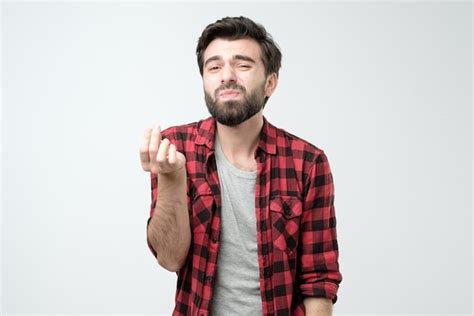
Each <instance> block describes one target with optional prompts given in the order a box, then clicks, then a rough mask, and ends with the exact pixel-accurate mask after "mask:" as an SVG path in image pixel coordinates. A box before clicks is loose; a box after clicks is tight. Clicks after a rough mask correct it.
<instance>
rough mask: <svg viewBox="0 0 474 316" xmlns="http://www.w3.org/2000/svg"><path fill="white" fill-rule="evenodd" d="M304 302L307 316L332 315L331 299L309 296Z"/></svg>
mask: <svg viewBox="0 0 474 316" xmlns="http://www.w3.org/2000/svg"><path fill="white" fill-rule="evenodd" d="M303 303H304V307H305V315H306V316H332V301H331V300H330V299H327V298H319V297H307V298H305V299H304V300H303Z"/></svg>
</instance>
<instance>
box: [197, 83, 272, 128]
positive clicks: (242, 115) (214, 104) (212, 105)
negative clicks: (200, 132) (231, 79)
mask: <svg viewBox="0 0 474 316" xmlns="http://www.w3.org/2000/svg"><path fill="white" fill-rule="evenodd" d="M225 89H233V90H238V91H240V92H241V94H242V95H243V100H241V101H237V100H229V101H223V102H220V101H218V100H217V99H218V95H219V92H220V91H222V90H225ZM204 98H205V100H206V105H207V109H208V110H209V113H210V114H211V115H212V117H213V118H214V119H215V120H216V121H218V122H219V123H221V124H223V125H227V126H236V125H239V124H240V123H242V122H245V121H246V120H248V119H249V118H251V117H252V116H254V115H255V114H257V113H258V112H259V111H260V110H261V109H263V107H264V105H265V82H263V84H262V85H261V86H259V87H257V88H256V89H255V90H253V91H251V93H246V90H245V88H244V87H242V86H240V85H238V84H236V83H228V84H223V85H222V86H220V87H219V88H218V89H216V91H215V92H214V98H212V96H211V95H210V94H209V93H207V91H205V90H204Z"/></svg>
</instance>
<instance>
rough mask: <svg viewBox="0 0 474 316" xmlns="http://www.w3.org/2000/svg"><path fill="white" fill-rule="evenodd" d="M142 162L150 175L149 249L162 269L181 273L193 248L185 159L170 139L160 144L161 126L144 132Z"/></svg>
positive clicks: (141, 151)
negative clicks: (191, 246) (190, 249)
mask: <svg viewBox="0 0 474 316" xmlns="http://www.w3.org/2000/svg"><path fill="white" fill-rule="evenodd" d="M140 159H141V163H142V168H143V169H144V170H145V171H150V174H151V188H152V207H151V210H150V219H149V220H148V225H147V242H148V246H149V247H150V250H151V251H152V252H153V254H154V255H155V256H156V258H157V260H158V263H159V264H160V265H161V266H162V267H164V268H165V269H167V270H169V271H178V270H179V269H181V267H182V266H183V264H184V262H185V260H186V257H187V255H188V251H189V247H190V244H191V229H190V225H189V215H188V209H187V194H186V168H185V163H186V159H185V157H184V155H183V154H182V153H180V152H178V151H177V150H176V147H175V145H174V144H171V143H170V141H169V140H168V139H166V138H165V139H163V140H161V132H160V128H159V126H155V128H153V130H152V129H147V131H146V132H145V136H144V138H143V141H142V145H141V148H140ZM158 184H159V185H158Z"/></svg>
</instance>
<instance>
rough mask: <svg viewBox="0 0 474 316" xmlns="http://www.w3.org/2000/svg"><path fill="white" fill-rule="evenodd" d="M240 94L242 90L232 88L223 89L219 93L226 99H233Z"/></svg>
mask: <svg viewBox="0 0 474 316" xmlns="http://www.w3.org/2000/svg"><path fill="white" fill-rule="evenodd" d="M239 95H240V91H238V90H232V89H227V90H223V91H221V92H220V93H219V97H220V98H224V99H233V98H236V97H238V96H239Z"/></svg>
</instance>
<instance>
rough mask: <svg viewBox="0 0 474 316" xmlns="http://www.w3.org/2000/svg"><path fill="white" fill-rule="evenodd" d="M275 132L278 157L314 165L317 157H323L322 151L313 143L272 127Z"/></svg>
mask: <svg viewBox="0 0 474 316" xmlns="http://www.w3.org/2000/svg"><path fill="white" fill-rule="evenodd" d="M274 128H275V131H276V144H277V152H278V154H279V155H284V156H288V155H289V154H291V156H293V159H296V160H302V161H303V162H307V163H314V162H316V161H317V160H318V159H320V158H318V157H321V156H324V150H323V149H322V148H321V147H319V146H317V145H315V144H314V143H312V142H310V141H308V140H306V139H304V138H302V137H299V136H296V135H295V134H293V133H291V132H289V131H287V130H285V129H283V128H279V127H274Z"/></svg>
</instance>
